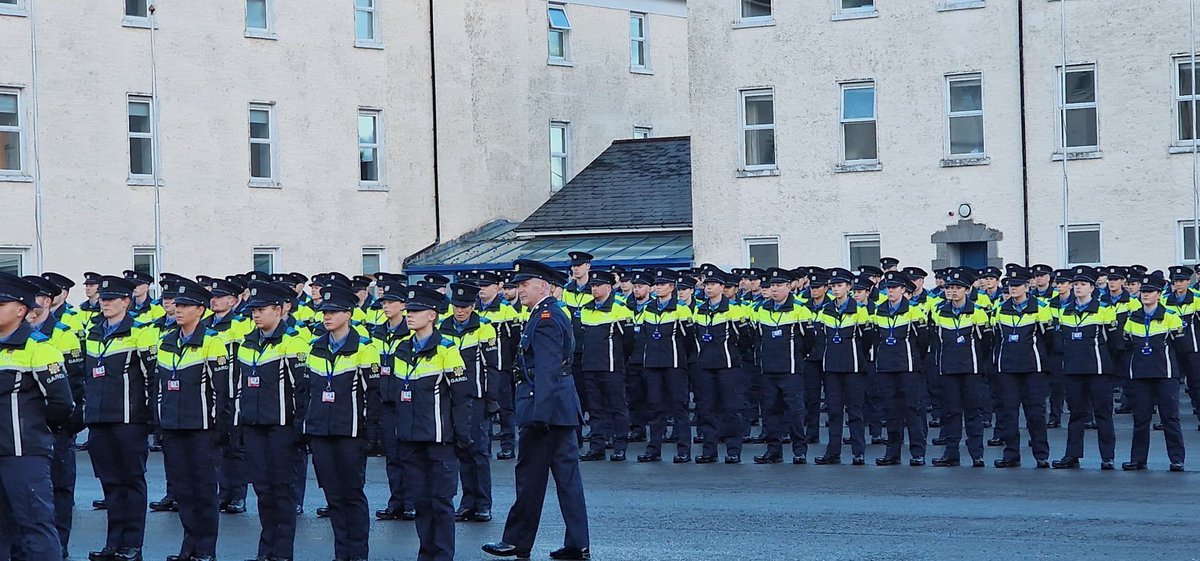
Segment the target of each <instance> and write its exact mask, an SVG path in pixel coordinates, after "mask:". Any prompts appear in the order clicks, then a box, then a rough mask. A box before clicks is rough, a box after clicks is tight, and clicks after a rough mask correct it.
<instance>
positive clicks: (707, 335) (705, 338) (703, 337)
mask: <svg viewBox="0 0 1200 561" xmlns="http://www.w3.org/2000/svg"><path fill="white" fill-rule="evenodd" d="M700 340H701V341H704V342H705V343H708V342H710V341H712V340H713V336H712V333H705V334H703V335H701V336H700Z"/></svg>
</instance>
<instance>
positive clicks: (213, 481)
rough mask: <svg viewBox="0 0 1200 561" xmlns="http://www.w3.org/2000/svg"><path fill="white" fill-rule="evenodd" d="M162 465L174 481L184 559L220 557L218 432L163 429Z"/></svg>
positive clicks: (172, 484)
mask: <svg viewBox="0 0 1200 561" xmlns="http://www.w3.org/2000/svg"><path fill="white" fill-rule="evenodd" d="M162 432H163V465H164V467H165V468H166V470H167V478H168V479H170V480H171V481H172V483H171V489H172V490H173V491H174V492H175V502H176V503H178V504H179V522H180V523H181V524H182V525H183V544H182V545H180V546H179V556H180V557H183V558H190V557H192V556H197V557H213V556H216V554H217V525H218V523H219V518H220V516H221V510H220V503H219V501H218V500H217V451H216V450H217V430H164V431H162Z"/></svg>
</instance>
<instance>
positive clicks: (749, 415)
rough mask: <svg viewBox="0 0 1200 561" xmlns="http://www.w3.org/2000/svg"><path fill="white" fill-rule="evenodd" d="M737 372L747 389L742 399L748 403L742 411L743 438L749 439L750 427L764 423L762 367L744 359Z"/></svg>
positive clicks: (760, 432)
mask: <svg viewBox="0 0 1200 561" xmlns="http://www.w3.org/2000/svg"><path fill="white" fill-rule="evenodd" d="M735 371H736V372H738V377H739V378H741V379H742V384H743V387H744V388H746V390H745V392H743V393H744V397H743V398H742V399H743V401H745V402H746V405H745V406H744V407H743V408H742V409H741V414H742V415H741V416H742V421H743V422H742V426H743V427H744V428H743V429H742V433H743V436H745V437H749V436H750V427H751V426H752V425H754V423H755V422H756V421H758V422H759V423H760V424H761V423H762V410H763V380H762V367H761V366H760V365H757V364H754V363H753V361H751V360H750V359H748V358H745V357H743V358H742V366H741V368H737V369H735ZM763 428H766V427H763ZM762 432H763V431H761V430H760V431H759V434H762Z"/></svg>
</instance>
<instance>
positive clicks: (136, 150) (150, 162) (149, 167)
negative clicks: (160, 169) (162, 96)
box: [129, 96, 154, 182]
mask: <svg viewBox="0 0 1200 561" xmlns="http://www.w3.org/2000/svg"><path fill="white" fill-rule="evenodd" d="M153 105H154V104H153V100H152V99H151V98H149V97H142V96H130V97H129V178H130V179H150V180H151V182H153V179H152V177H151V176H153V174H154V107H153Z"/></svg>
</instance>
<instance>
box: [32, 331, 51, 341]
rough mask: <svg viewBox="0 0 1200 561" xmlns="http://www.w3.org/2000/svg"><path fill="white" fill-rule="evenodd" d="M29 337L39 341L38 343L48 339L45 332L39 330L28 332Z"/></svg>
mask: <svg viewBox="0 0 1200 561" xmlns="http://www.w3.org/2000/svg"><path fill="white" fill-rule="evenodd" d="M29 338H30V339H33V340H34V341H37V342H39V343H45V342H46V341H49V340H50V338H49V337H47V336H46V334H44V333H42V332H41V331H32V332H30V333H29Z"/></svg>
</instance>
